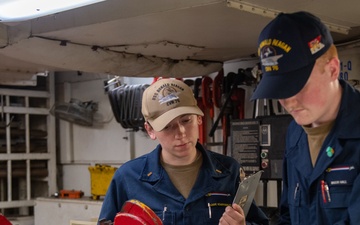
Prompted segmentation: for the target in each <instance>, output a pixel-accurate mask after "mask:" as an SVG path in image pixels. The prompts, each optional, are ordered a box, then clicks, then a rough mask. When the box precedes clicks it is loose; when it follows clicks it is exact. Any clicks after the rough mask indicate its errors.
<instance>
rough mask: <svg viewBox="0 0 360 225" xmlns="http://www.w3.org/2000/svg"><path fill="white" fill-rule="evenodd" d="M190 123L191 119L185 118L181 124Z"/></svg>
mask: <svg viewBox="0 0 360 225" xmlns="http://www.w3.org/2000/svg"><path fill="white" fill-rule="evenodd" d="M191 121H192V119H191V117H186V118H183V120H182V122H183V123H190V122H191Z"/></svg>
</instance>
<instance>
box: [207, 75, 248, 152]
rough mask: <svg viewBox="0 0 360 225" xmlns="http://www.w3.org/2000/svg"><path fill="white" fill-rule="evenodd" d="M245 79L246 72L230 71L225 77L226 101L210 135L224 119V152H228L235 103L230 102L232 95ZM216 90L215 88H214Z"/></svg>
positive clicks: (224, 90)
mask: <svg viewBox="0 0 360 225" xmlns="http://www.w3.org/2000/svg"><path fill="white" fill-rule="evenodd" d="M244 80H245V77H244V74H243V73H241V74H235V73H229V74H228V75H227V76H226V77H225V78H224V79H223V86H222V93H223V94H222V95H223V96H224V97H225V101H224V103H223V104H222V107H221V110H220V113H219V115H218V117H217V119H216V120H215V122H214V124H213V126H212V128H211V130H210V132H209V136H210V137H213V136H214V132H215V130H216V128H217V126H218V124H219V122H220V120H221V121H222V131H223V154H224V155H226V154H227V147H228V146H227V143H228V142H227V139H228V137H229V134H230V118H231V117H230V115H231V114H232V110H233V109H232V107H233V105H232V104H230V103H231V101H232V95H233V93H234V92H235V90H236V89H237V88H238V85H239V84H242V83H243V82H244ZM214 82H215V80H214ZM214 91H215V90H214ZM236 98H237V97H235V99H236Z"/></svg>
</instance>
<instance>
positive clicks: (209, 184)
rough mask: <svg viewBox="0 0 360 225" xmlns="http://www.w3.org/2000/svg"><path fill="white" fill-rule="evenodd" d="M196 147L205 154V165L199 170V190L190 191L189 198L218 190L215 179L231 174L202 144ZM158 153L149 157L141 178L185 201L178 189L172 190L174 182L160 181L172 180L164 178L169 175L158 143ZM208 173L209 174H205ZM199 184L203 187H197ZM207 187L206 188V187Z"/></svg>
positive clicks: (165, 192) (164, 192)
mask: <svg viewBox="0 0 360 225" xmlns="http://www.w3.org/2000/svg"><path fill="white" fill-rule="evenodd" d="M196 148H197V149H198V150H199V151H200V152H201V153H202V155H203V165H202V167H201V170H200V172H199V176H198V179H197V181H196V183H195V184H194V188H193V189H196V190H197V193H190V196H189V198H191V200H193V199H196V198H201V197H202V196H203V195H205V194H207V193H208V192H209V191H210V190H216V189H217V188H218V186H219V185H220V184H219V183H218V182H214V181H213V179H219V178H221V177H226V176H229V175H230V172H231V171H229V169H228V168H226V167H225V166H223V165H222V164H221V163H219V162H217V161H215V163H212V161H214V160H210V157H211V155H210V154H209V153H208V152H207V151H205V149H204V148H203V147H202V145H201V144H199V143H198V144H197V145H196ZM154 151H155V153H156V154H152V155H153V156H156V157H147V158H146V162H145V165H144V168H143V170H142V173H141V174H140V180H141V181H144V182H149V183H153V187H154V189H156V190H157V191H159V192H161V193H163V194H165V195H167V196H169V197H171V198H173V199H177V200H178V201H185V199H184V198H183V197H182V196H181V195H177V194H176V193H177V192H176V191H175V192H174V190H171V189H172V188H173V185H172V184H169V183H166V182H159V181H166V180H167V181H170V179H163V177H164V176H167V174H166V171H165V170H164V168H163V167H162V166H161V163H160V153H161V146H160V145H158V146H157V147H156V149H155V150H154ZM205 174H207V175H205ZM210 176H211V177H212V178H213V179H204V178H205V177H210ZM198 185H200V186H201V188H196V187H197V186H198ZM204 187H205V188H204Z"/></svg>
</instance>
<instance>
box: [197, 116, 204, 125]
mask: <svg viewBox="0 0 360 225" xmlns="http://www.w3.org/2000/svg"><path fill="white" fill-rule="evenodd" d="M197 122H198V125H201V124H202V122H203V120H202V116H197Z"/></svg>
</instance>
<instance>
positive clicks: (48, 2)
mask: <svg viewBox="0 0 360 225" xmlns="http://www.w3.org/2000/svg"><path fill="white" fill-rule="evenodd" d="M102 1H104V0H3V1H2V3H0V21H1V22H18V21H24V20H29V19H34V18H37V17H41V16H46V15H50V14H54V13H58V12H62V11H66V10H70V9H74V8H79V7H82V6H86V5H90V4H94V3H97V2H102Z"/></svg>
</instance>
